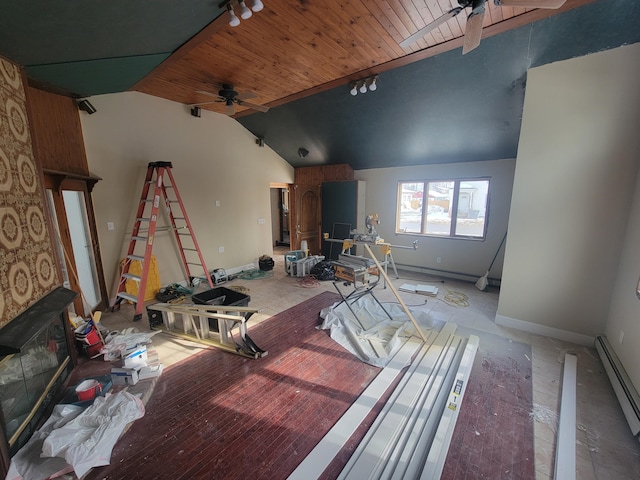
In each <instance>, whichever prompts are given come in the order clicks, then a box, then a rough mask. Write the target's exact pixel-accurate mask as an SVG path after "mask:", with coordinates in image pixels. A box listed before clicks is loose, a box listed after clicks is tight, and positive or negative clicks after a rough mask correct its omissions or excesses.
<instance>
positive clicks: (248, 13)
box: [238, 0, 253, 20]
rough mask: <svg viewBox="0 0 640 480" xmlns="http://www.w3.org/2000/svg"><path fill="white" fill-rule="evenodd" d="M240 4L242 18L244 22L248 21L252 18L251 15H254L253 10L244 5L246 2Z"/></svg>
mask: <svg viewBox="0 0 640 480" xmlns="http://www.w3.org/2000/svg"><path fill="white" fill-rule="evenodd" d="M238 4H239V5H240V17H241V18H242V19H243V20H246V19H247V18H251V15H253V13H251V10H249V9H248V8H247V5H246V4H245V3H244V0H240V1H239V2H238Z"/></svg>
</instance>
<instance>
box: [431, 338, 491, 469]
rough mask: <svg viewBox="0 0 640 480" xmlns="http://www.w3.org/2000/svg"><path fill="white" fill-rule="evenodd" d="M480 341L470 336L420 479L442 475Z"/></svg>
mask: <svg viewBox="0 0 640 480" xmlns="http://www.w3.org/2000/svg"><path fill="white" fill-rule="evenodd" d="M479 343H480V339H479V338H478V337H476V336H475V335H471V336H470V337H469V341H468V342H467V345H466V347H465V349H464V354H463V355H462V360H460V367H459V368H458V372H457V373H456V376H455V380H454V382H453V386H452V387H451V391H450V392H449V399H448V401H447V404H446V406H445V409H444V413H443V414H442V419H441V420H440V424H439V425H438V429H437V430H436V435H435V438H434V439H433V443H432V444H431V448H430V450H429V455H428V456H427V460H426V463H425V466H424V470H423V471H422V475H421V476H420V480H435V479H438V478H440V476H441V475H442V469H443V467H444V461H445V459H446V458H447V453H448V451H449V445H450V444H451V437H452V436H453V430H454V428H455V426H456V420H457V419H458V414H459V413H460V406H461V405H462V400H463V398H464V392H465V391H466V389H467V383H468V380H469V375H470V374H471V368H472V367H473V360H474V359H475V356H476V352H477V351H478V344H479Z"/></svg>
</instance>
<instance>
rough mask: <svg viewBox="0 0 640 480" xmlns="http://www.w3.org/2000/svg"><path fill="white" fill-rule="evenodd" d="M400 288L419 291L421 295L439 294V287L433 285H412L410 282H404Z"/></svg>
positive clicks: (413, 291)
mask: <svg viewBox="0 0 640 480" xmlns="http://www.w3.org/2000/svg"><path fill="white" fill-rule="evenodd" d="M398 290H400V291H403V292H409V293H419V294H421V295H429V296H430V297H435V296H436V295H438V287H436V286H433V285H420V284H418V285H411V284H409V283H404V284H402V285H401V286H400V287H399V288H398Z"/></svg>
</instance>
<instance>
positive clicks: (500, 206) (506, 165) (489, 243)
mask: <svg viewBox="0 0 640 480" xmlns="http://www.w3.org/2000/svg"><path fill="white" fill-rule="evenodd" d="M514 169H515V160H494V161H489V162H468V163H453V164H441V165H421V166H415V167H394V168H375V169H370V170H358V171H356V172H355V177H356V179H357V180H364V181H365V182H366V189H367V197H366V214H367V215H368V214H371V213H377V214H378V215H379V216H380V225H379V226H378V227H377V228H376V230H377V231H378V234H379V235H380V236H381V237H382V238H384V239H385V240H386V241H387V242H389V243H391V244H393V245H405V246H411V243H412V242H413V241H414V240H419V243H418V250H416V251H413V250H403V249H394V250H392V253H393V258H394V260H395V262H396V264H403V265H411V266H417V267H423V268H424V269H428V270H437V271H442V272H445V273H446V272H453V273H455V274H461V275H451V276H457V277H458V278H463V279H468V280H477V279H478V278H479V277H481V276H482V275H484V274H485V272H486V271H487V268H488V267H489V264H490V263H491V259H492V258H493V256H494V255H495V253H496V251H497V249H498V246H499V245H500V241H501V240H502V238H503V236H504V233H505V231H506V228H507V222H508V218H509V205H510V203H511V191H512V186H513V175H514ZM473 177H490V182H491V183H490V185H491V187H490V188H491V192H490V200H489V201H490V207H489V208H490V213H489V218H488V220H487V221H488V225H487V238H486V240H485V241H478V240H466V239H451V238H436V237H425V236H420V235H411V234H396V233H395V218H396V207H397V198H398V182H399V181H407V180H416V181H420V180H439V179H455V178H473ZM507 242H508V240H507ZM503 254H504V249H503V250H502V251H501V253H500V254H499V256H498V258H497V259H496V262H495V264H494V266H493V268H492V269H491V274H490V277H492V278H500V276H501V270H502V258H503ZM437 257H440V259H441V263H437V261H436V259H437Z"/></svg>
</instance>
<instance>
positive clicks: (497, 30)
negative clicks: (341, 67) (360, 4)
mask: <svg viewBox="0 0 640 480" xmlns="http://www.w3.org/2000/svg"><path fill="white" fill-rule="evenodd" d="M594 1H596V0H567V2H566V3H565V4H564V5H563V6H562V7H561V8H559V9H556V10H550V9H534V10H529V11H525V12H524V13H522V14H520V15H517V16H515V17H511V18H509V19H507V20H503V21H501V22H499V23H496V24H493V25H490V26H488V27H486V28H484V29H483V30H482V38H483V39H484V38H489V37H492V36H494V35H499V34H501V33H504V32H507V31H509V30H512V29H514V28H519V27H522V26H525V25H528V24H529V23H533V22H536V21H538V20H542V19H544V18H547V17H551V16H553V15H557V14H559V13H563V12H566V11H568V10H571V9H573V8H576V7H579V6H582V5H587V4H589V3H592V2H594ZM501 8H504V7H501ZM523 10H524V9H523ZM461 16H462V15H458V17H461ZM456 18H457V17H456ZM465 20H466V19H465ZM463 40H464V37H458V38H454V39H452V40H448V41H446V42H443V43H439V44H436V45H434V46H431V47H428V48H425V49H422V50H419V51H417V52H413V53H410V54H408V55H405V56H403V57H399V58H395V59H393V60H390V61H388V62H385V63H382V64H379V65H375V66H372V67H370V68H366V69H363V70H360V71H357V72H354V73H351V74H349V75H346V76H344V77H342V78H338V79H335V80H332V81H329V82H326V83H324V84H321V85H316V86H314V87H312V88H309V89H306V90H304V91H301V92H298V93H294V94H292V95H288V96H286V97H283V98H280V99H278V100H274V101H272V102H269V103H267V106H268V107H270V108H273V107H277V106H279V105H284V104H286V103H289V102H293V101H296V100H300V99H303V98H306V97H309V96H311V95H315V94H317V93H321V92H324V91H327V90H331V89H333V88H337V87H340V86H342V85H348V84H350V83H351V82H354V81H356V80H361V79H363V78H368V77H370V76H373V75H378V74H381V73H384V72H387V71H389V70H393V69H395V68H399V67H403V66H405V65H409V64H411V63H414V62H419V61H421V60H425V59H427V58H430V57H434V56H436V55H440V54H441V53H445V52H448V51H450V50H454V49H456V48H460V47H462V44H463ZM252 113H254V111H253V110H243V111H241V112H238V113H236V115H235V116H234V118H239V117H243V116H245V115H250V114H252Z"/></svg>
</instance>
